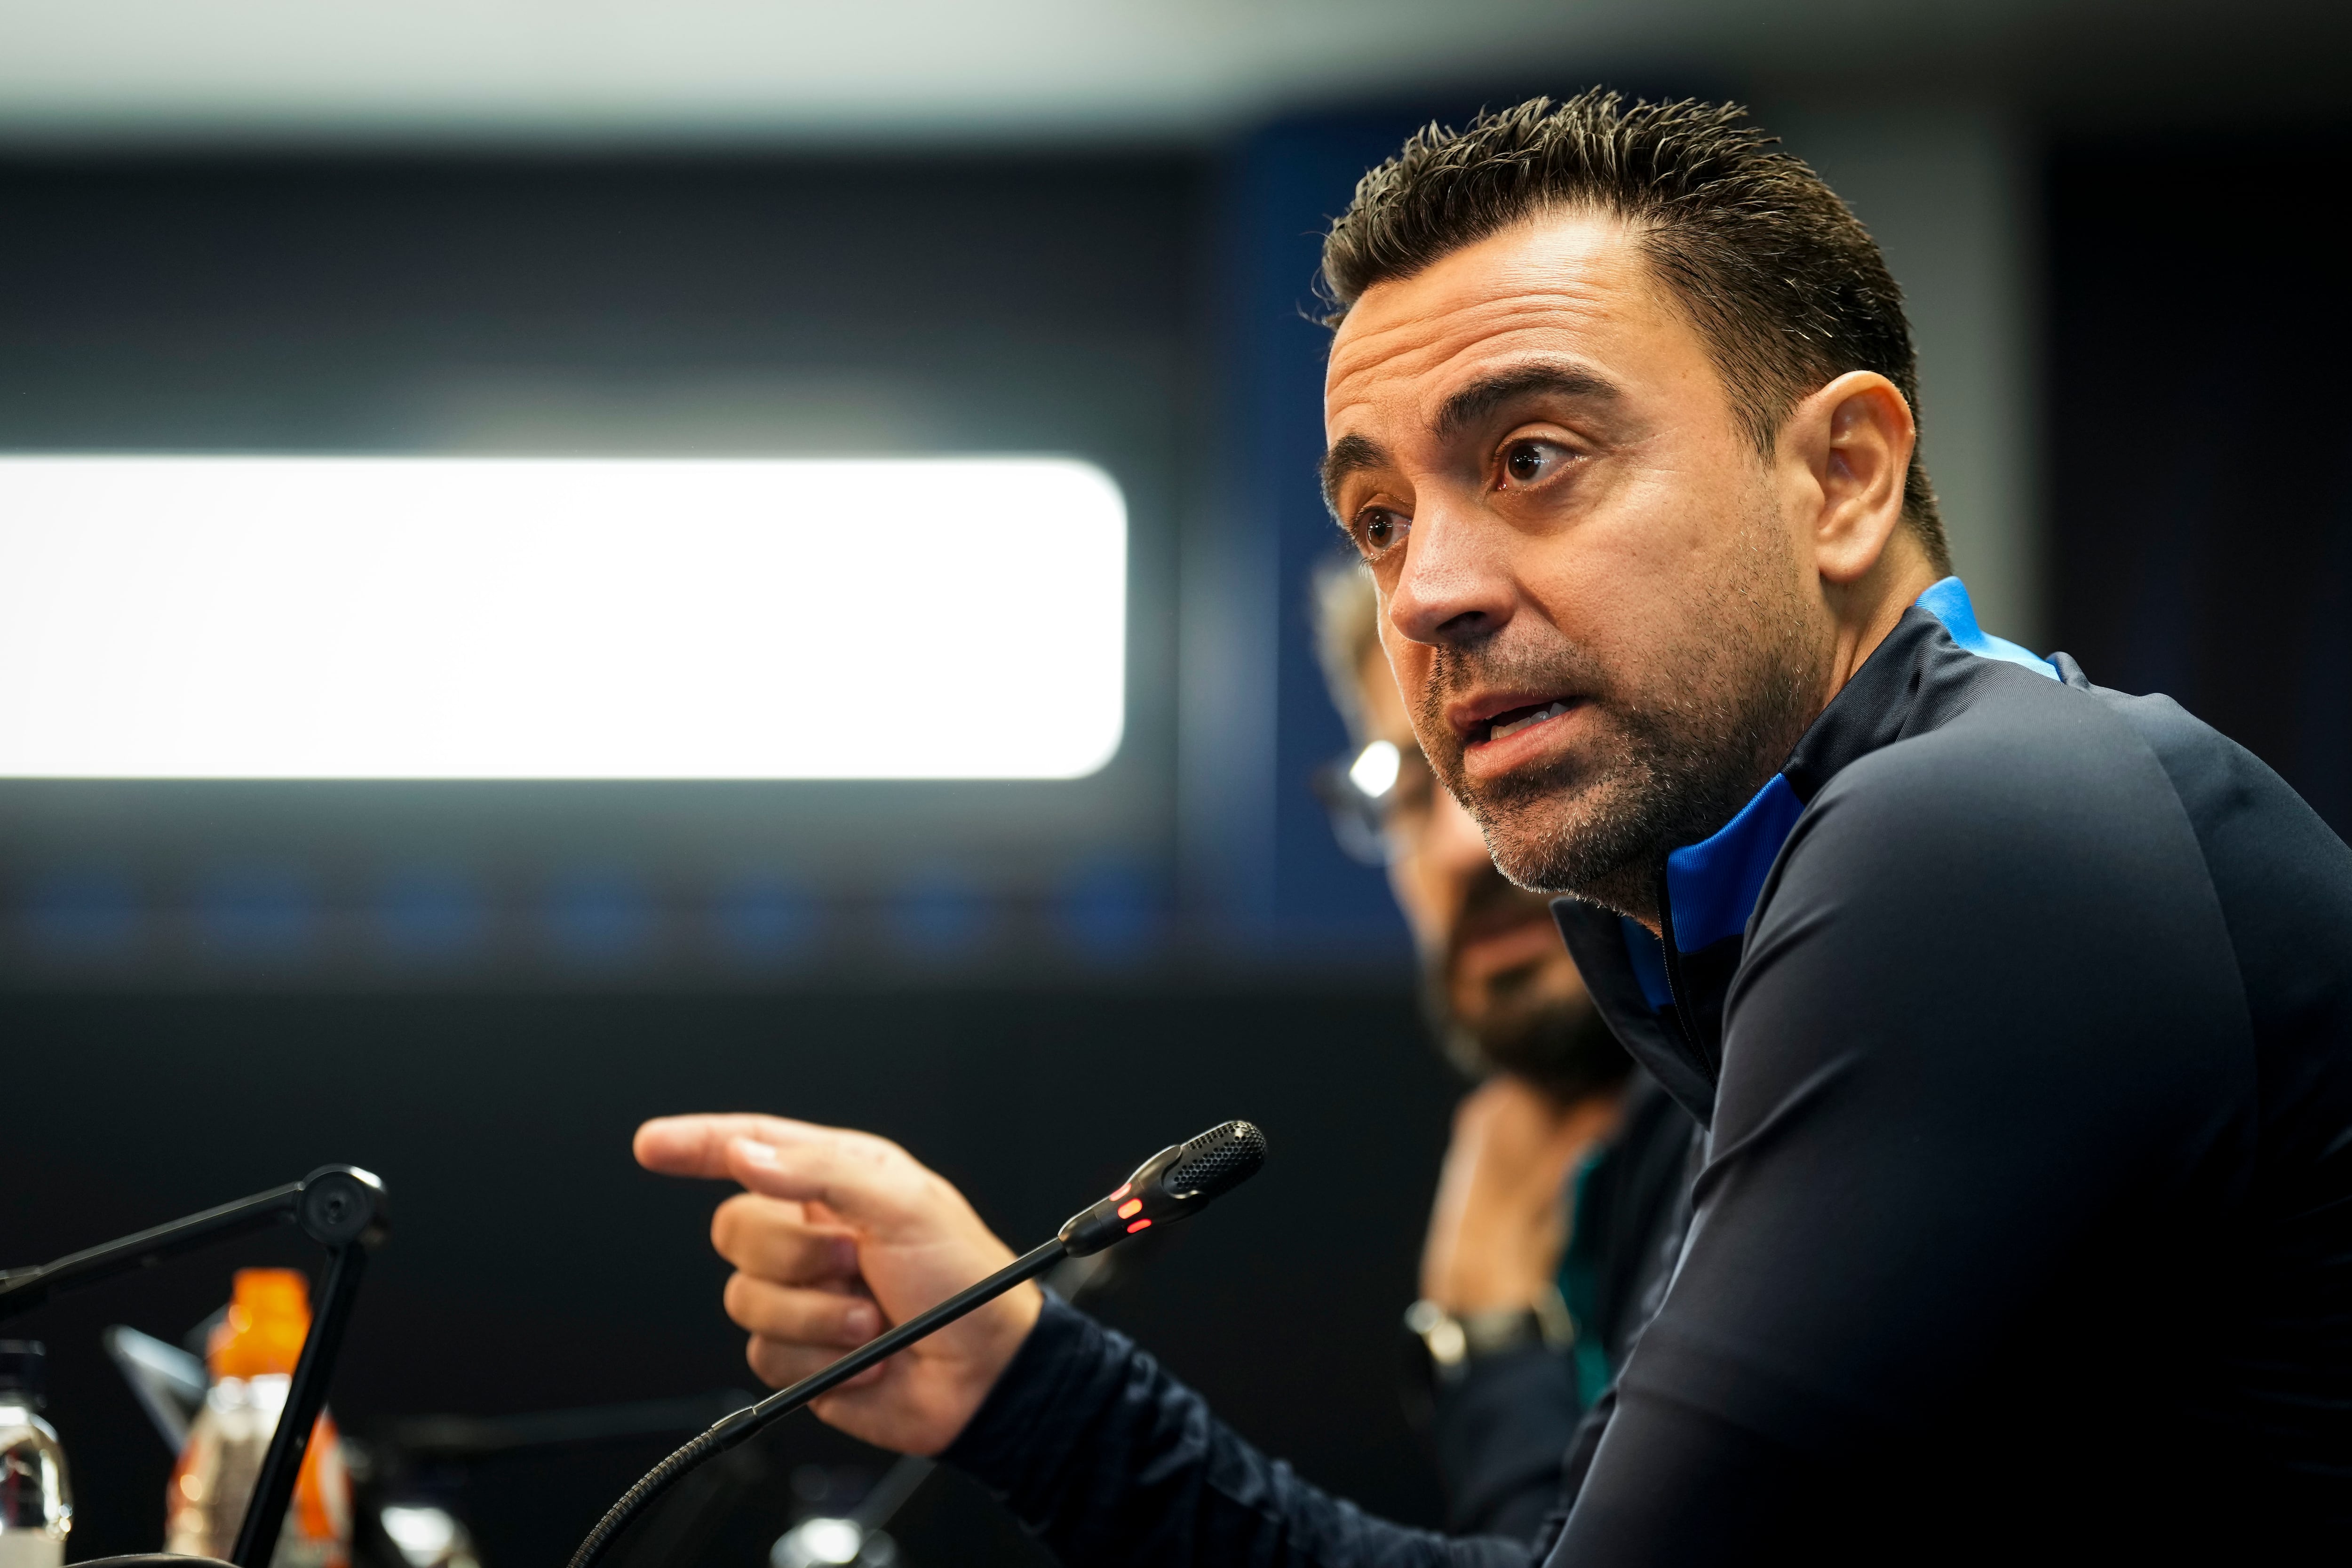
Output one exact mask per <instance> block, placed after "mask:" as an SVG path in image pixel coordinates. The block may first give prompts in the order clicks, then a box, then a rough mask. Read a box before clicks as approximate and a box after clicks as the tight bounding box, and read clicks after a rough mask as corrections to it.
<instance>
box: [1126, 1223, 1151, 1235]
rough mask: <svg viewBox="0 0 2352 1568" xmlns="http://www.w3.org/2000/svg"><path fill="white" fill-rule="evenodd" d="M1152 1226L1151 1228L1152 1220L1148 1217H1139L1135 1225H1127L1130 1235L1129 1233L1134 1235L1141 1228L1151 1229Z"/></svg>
mask: <svg viewBox="0 0 2352 1568" xmlns="http://www.w3.org/2000/svg"><path fill="white" fill-rule="evenodd" d="M1150 1228H1151V1222H1150V1220H1148V1219H1139V1220H1137V1221H1136V1222H1135V1223H1134V1224H1133V1225H1131V1226H1128V1227H1127V1234H1128V1235H1129V1236H1133V1235H1134V1234H1135V1233H1136V1232H1137V1231H1139V1230H1150Z"/></svg>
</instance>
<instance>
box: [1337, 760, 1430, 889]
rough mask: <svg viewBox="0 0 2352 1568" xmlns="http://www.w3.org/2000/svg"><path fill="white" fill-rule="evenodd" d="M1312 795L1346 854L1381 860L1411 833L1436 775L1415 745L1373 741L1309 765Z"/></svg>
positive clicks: (1424, 813)
mask: <svg viewBox="0 0 2352 1568" xmlns="http://www.w3.org/2000/svg"><path fill="white" fill-rule="evenodd" d="M1312 782H1313V784H1314V786H1315V794H1316V796H1317V798H1318V799H1319V800H1321V801H1322V803H1323V809H1324V810H1325V811H1327V812H1328V813H1329V814H1330V816H1331V832H1332V835H1333V836H1334V837H1337V838H1338V839H1339V847H1340V848H1341V849H1343V850H1345V851H1346V852H1347V854H1348V857H1349V858H1350V859H1352V860H1357V861H1360V862H1361V863H1362V864H1364V865H1367V866H1380V865H1385V864H1386V863H1387V862H1388V861H1389V859H1390V858H1391V857H1393V856H1394V855H1396V854H1398V853H1399V852H1400V851H1401V849H1402V843H1401V842H1400V841H1401V840H1402V839H1404V838H1407V837H1411V836H1412V835H1414V834H1417V833H1418V832H1419V831H1420V829H1421V826H1422V824H1423V823H1424V822H1426V821H1427V820H1428V817H1429V809H1430V805H1431V804H1432V803H1433V801H1434V800H1435V799H1436V790H1437V775H1436V774H1435V773H1432V772H1431V771H1430V766H1429V760H1428V759H1427V758H1425V757H1423V755H1422V754H1421V748H1420V747H1418V746H1412V747H1400V746H1399V745H1397V744H1396V743H1395V742H1392V741H1374V742H1371V743H1370V745H1367V746H1365V747H1363V748H1362V749H1360V750H1359V751H1354V752H1348V753H1347V754H1346V755H1344V756H1339V757H1334V758H1332V759H1331V760H1330V761H1329V762H1328V763H1324V764H1323V765H1322V766H1321V767H1319V768H1318V769H1316V770H1315V774H1314V778H1313V781H1312Z"/></svg>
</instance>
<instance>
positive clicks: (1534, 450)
mask: <svg viewBox="0 0 2352 1568" xmlns="http://www.w3.org/2000/svg"><path fill="white" fill-rule="evenodd" d="M1568 459H1569V450H1568V448H1567V447H1563V446H1561V445H1560V444H1559V442H1557V441H1514V442H1512V443H1511V444H1510V446H1509V447H1506V448H1505V449H1504V452H1503V476H1504V478H1505V479H1508V480H1509V481H1510V482H1511V483H1512V484H1515V485H1533V484H1539V483H1541V482H1542V481H1543V480H1545V479H1550V478H1551V477H1552V476H1553V475H1554V474H1557V473H1558V472H1559V470H1560V469H1561V468H1565V467H1567V466H1568Z"/></svg>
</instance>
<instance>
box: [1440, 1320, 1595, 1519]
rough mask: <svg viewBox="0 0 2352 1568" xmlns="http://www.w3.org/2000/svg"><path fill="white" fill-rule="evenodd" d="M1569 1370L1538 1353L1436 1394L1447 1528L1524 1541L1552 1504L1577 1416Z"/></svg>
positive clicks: (1501, 1359)
mask: <svg viewBox="0 0 2352 1568" xmlns="http://www.w3.org/2000/svg"><path fill="white" fill-rule="evenodd" d="M1576 1394H1577V1388H1576V1369H1575V1366H1574V1365H1573V1363H1570V1361H1569V1359H1568V1357H1567V1356H1566V1355H1564V1354H1562V1353H1560V1352H1558V1351H1555V1350H1552V1349H1551V1348H1549V1346H1546V1345H1536V1344H1530V1345H1522V1346H1520V1347H1518V1348H1517V1349H1516V1350H1511V1351H1507V1352H1503V1353H1501V1354H1499V1355H1491V1356H1482V1357H1480V1358H1478V1359H1477V1360H1476V1361H1474V1362H1472V1363H1470V1365H1469V1367H1468V1368H1467V1370H1466V1371H1465V1373H1464V1374H1463V1377H1462V1379H1461V1381H1460V1382H1458V1383H1455V1384H1451V1385H1449V1386H1445V1387H1442V1388H1440V1389H1439V1390H1438V1392H1437V1408H1436V1416H1435V1420H1434V1422H1433V1433H1432V1436H1433V1437H1434V1438H1435V1441H1436V1447H1437V1468H1438V1472H1439V1474H1440V1476H1441V1477H1442V1478H1443V1479H1444V1484H1445V1499H1446V1512H1447V1516H1448V1521H1449V1522H1450V1523H1451V1524H1452V1526H1453V1528H1454V1530H1455V1531H1460V1532H1461V1533H1464V1534H1468V1535H1499V1536H1507V1537H1509V1538H1510V1539H1511V1540H1514V1541H1532V1540H1533V1539H1534V1538H1535V1534H1536V1531H1537V1528H1538V1526H1539V1525H1541V1524H1542V1523H1543V1521H1544V1520H1545V1518H1546V1517H1547V1516H1548V1515H1549V1514H1550V1512H1551V1511H1552V1510H1553V1509H1554V1508H1555V1507H1557V1506H1558V1505H1559V1485H1560V1457H1561V1456H1562V1455H1563V1454H1565V1453H1567V1452H1568V1448H1569V1444H1570V1439H1571V1438H1573V1437H1574V1436H1575V1435H1576V1429H1577V1424H1578V1422H1579V1421H1580V1419H1581V1418H1582V1415H1583V1412H1582V1411H1581V1410H1580V1408H1579V1406H1578V1405H1577V1400H1576Z"/></svg>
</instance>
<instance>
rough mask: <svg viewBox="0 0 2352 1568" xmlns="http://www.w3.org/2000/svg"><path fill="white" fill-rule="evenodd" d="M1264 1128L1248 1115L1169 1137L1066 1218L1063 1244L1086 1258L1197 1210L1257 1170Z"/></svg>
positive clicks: (1261, 1159) (1261, 1161)
mask: <svg viewBox="0 0 2352 1568" xmlns="http://www.w3.org/2000/svg"><path fill="white" fill-rule="evenodd" d="M1263 1164H1265V1133H1263V1132H1261V1131H1258V1130H1257V1129H1256V1128H1255V1126H1253V1125H1252V1124H1250V1123H1249V1122H1246V1121H1225V1122H1220V1123H1219V1124H1218V1125H1216V1126H1214V1127H1212V1128H1210V1129H1209V1130H1208V1131H1206V1132H1203V1133H1202V1134H1201V1135H1200V1136H1199V1137H1198V1138H1193V1139H1189V1140H1187V1141H1186V1142H1181V1143H1171V1144H1170V1145H1169V1146H1168V1147H1167V1148H1165V1149H1162V1150H1161V1151H1160V1152H1159V1153H1157V1154H1154V1155H1153V1156H1151V1158H1150V1159H1149V1160H1146V1161H1145V1162H1143V1163H1142V1164H1140V1165H1138V1166H1137V1167H1136V1168H1135V1173H1134V1174H1133V1175H1131V1176H1129V1177H1128V1179H1127V1184H1125V1185H1124V1186H1122V1187H1120V1188H1119V1189H1118V1191H1117V1192H1115V1193H1113V1194H1110V1196H1108V1197H1107V1198H1104V1199H1103V1200H1102V1201H1101V1202H1099V1203H1097V1204H1096V1205H1094V1206H1093V1207H1091V1208H1084V1209H1080V1210H1079V1211H1078V1212H1077V1213H1076V1214H1074V1215H1071V1216H1070V1217H1069V1218H1068V1219H1067V1220H1066V1221H1065V1222H1064V1223H1063V1226H1062V1234H1061V1240H1062V1245H1063V1247H1064V1248H1065V1249H1066V1251H1067V1252H1068V1253H1069V1255H1070V1256H1071V1257H1072V1258H1085V1257H1087V1256H1088V1255H1090V1254H1093V1253H1097V1252H1100V1251H1101V1250H1102V1249H1103V1248H1104V1247H1116V1246H1117V1245H1118V1243H1120V1242H1122V1241H1125V1240H1126V1239H1127V1238H1128V1237H1130V1236H1134V1235H1137V1234H1138V1233H1139V1232H1142V1231H1147V1230H1150V1228H1151V1227H1152V1226H1155V1225H1166V1224H1169V1223H1170V1222H1171V1221H1174V1220H1180V1219H1183V1218H1186V1217H1187V1216H1189V1215H1196V1214H1199V1213H1200V1212H1201V1211H1202V1209H1204V1208H1207V1207H1208V1206H1209V1205H1211V1204H1212V1203H1214V1202H1215V1201H1216V1200H1217V1199H1218V1198H1220V1197H1223V1195H1224V1194H1227V1193H1229V1192H1232V1191H1233V1190H1234V1188H1235V1187H1238V1186H1240V1185H1241V1184H1243V1183H1244V1182H1246V1181H1248V1180H1249V1179H1250V1178H1251V1177H1252V1176H1255V1175H1256V1174H1257V1173H1258V1167H1259V1166H1261V1165H1263Z"/></svg>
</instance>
